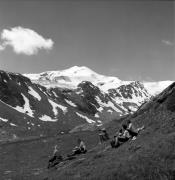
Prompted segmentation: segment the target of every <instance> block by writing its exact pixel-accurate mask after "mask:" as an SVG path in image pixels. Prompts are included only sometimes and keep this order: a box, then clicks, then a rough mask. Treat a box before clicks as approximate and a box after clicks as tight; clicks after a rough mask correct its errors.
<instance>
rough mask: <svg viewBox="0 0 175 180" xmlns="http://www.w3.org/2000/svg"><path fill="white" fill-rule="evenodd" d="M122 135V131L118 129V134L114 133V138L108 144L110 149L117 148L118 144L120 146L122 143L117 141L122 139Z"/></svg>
mask: <svg viewBox="0 0 175 180" xmlns="http://www.w3.org/2000/svg"><path fill="white" fill-rule="evenodd" d="M122 135H123V132H122V129H120V130H119V132H118V133H116V135H114V138H113V139H112V141H111V142H110V143H111V147H112V148H116V147H119V146H120V144H122V142H120V141H119V139H120V138H122Z"/></svg>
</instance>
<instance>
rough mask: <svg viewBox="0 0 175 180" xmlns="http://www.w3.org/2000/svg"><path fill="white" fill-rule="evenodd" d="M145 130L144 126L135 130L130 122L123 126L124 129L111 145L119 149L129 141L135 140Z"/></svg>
mask: <svg viewBox="0 0 175 180" xmlns="http://www.w3.org/2000/svg"><path fill="white" fill-rule="evenodd" d="M142 129H144V126H142V127H140V128H135V127H134V125H133V124H132V123H131V121H130V120H128V121H127V123H126V124H123V125H122V128H121V129H120V130H119V131H118V132H117V133H116V134H115V135H114V137H113V139H112V141H111V142H110V143H111V147H112V148H117V147H119V146H120V145H121V144H123V143H124V142H126V141H128V140H129V139H132V140H135V139H136V136H137V135H138V134H139V132H140V131H141V130H142Z"/></svg>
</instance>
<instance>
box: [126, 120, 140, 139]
mask: <svg viewBox="0 0 175 180" xmlns="http://www.w3.org/2000/svg"><path fill="white" fill-rule="evenodd" d="M127 124H128V125H127V130H128V132H129V134H130V136H131V138H133V139H136V136H137V135H138V134H139V132H140V131H141V130H143V129H144V126H142V127H140V128H135V127H134V125H133V124H132V123H131V121H130V120H128V122H127Z"/></svg>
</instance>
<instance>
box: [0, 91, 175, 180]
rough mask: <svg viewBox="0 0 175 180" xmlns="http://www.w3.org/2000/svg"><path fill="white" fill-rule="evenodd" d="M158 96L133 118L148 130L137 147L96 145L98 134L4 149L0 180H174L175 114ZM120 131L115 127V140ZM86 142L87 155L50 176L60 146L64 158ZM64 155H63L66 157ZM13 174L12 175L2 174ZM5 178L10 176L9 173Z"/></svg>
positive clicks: (130, 144) (131, 144)
mask: <svg viewBox="0 0 175 180" xmlns="http://www.w3.org/2000/svg"><path fill="white" fill-rule="evenodd" d="M170 95H171V96H170V97H169V98H165V97H164V96H162V97H161V96H160V97H161V98H159V99H155V101H153V102H151V103H150V104H148V105H147V107H151V108H147V107H146V108H142V109H141V110H139V112H137V115H136V116H135V115H134V116H132V117H128V118H132V120H133V122H134V123H135V124H136V125H137V126H141V125H145V130H144V131H142V132H141V133H140V134H139V136H138V137H137V139H136V140H135V141H132V140H131V141H128V142H127V143H125V144H123V145H122V146H120V147H119V148H118V149H111V148H110V146H109V143H107V144H103V145H97V143H98V136H97V132H84V133H76V134H69V135H64V136H62V138H61V139H60V140H59V141H58V142H56V140H54V139H53V138H51V139H47V142H46V141H45V142H44V141H43V140H42V141H41V140H39V141H37V142H36V141H32V142H30V143H22V144H18V145H12V144H11V145H4V146H2V147H1V149H0V150H1V157H0V159H1V166H0V167H1V172H2V175H1V177H4V178H5V177H6V178H7V177H10V178H12V179H13V180H15V179H16V180H19V179H22V180H23V179H32V180H33V179H45V180H46V179H47V180H58V179H59V180H64V179H65V180H67V179H76V180H78V179H80V180H82V179H90V180H99V179H100V180H108V179H109V180H117V179H118V180H121V179H122V180H125V179H126V180H128V179H129V180H136V179H137V180H138V179H139V180H142V179H144V180H149V179H150V180H174V179H175V131H174V130H175V120H174V119H175V112H174V102H175V101H172V99H173V98H174V97H175V93H172V94H170ZM118 128H119V124H118V123H116V122H112V123H111V124H110V125H109V126H108V128H107V129H108V131H109V132H110V133H111V135H112V134H113V133H114V132H115V130H117V129H118ZM78 136H79V137H82V138H83V139H84V141H85V142H86V144H87V145H88V149H89V152H88V153H87V154H85V155H81V156H78V157H77V158H76V159H75V160H72V161H69V162H66V163H64V164H63V165H62V166H60V167H59V168H58V169H57V170H51V171H47V169H46V165H47V160H48V158H49V157H48V155H49V154H51V151H52V150H53V145H54V144H56V143H58V144H60V145H61V150H62V152H64V154H66V153H69V152H70V151H71V148H72V147H73V146H74V145H75V143H76V139H77V137H78ZM63 150H64V151H63ZM7 170H11V171H12V172H11V173H9V174H4V171H7ZM6 173H7V172H6Z"/></svg>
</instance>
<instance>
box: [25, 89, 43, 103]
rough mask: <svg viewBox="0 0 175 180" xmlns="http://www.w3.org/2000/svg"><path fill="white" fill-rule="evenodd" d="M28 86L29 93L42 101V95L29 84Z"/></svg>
mask: <svg viewBox="0 0 175 180" xmlns="http://www.w3.org/2000/svg"><path fill="white" fill-rule="evenodd" d="M28 88H29V91H28V93H29V94H30V95H32V96H33V97H35V98H36V99H38V101H40V100H41V97H40V95H39V94H38V93H37V92H36V91H35V90H34V89H33V88H32V87H30V86H29V87H28Z"/></svg>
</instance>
